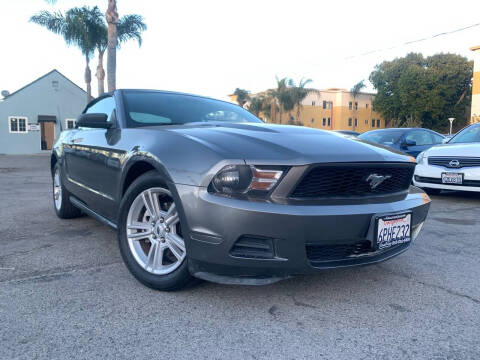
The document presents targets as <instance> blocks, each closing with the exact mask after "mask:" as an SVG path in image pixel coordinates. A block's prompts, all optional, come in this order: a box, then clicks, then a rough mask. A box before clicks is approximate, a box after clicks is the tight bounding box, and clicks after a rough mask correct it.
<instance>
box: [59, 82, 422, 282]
mask: <svg viewBox="0 0 480 360" xmlns="http://www.w3.org/2000/svg"><path fill="white" fill-rule="evenodd" d="M414 168H415V160H414V159H413V158H411V157H409V156H405V155H402V154H401V153H397V152H394V151H392V150H389V149H387V148H384V147H381V146H379V145H374V144H371V143H368V142H364V141H362V140H352V139H347V138H344V137H342V136H340V135H337V134H335V133H332V132H326V131H321V130H315V129H310V128H305V127H295V126H285V125H271V124H264V123H263V122H262V121H261V120H260V119H258V118H257V117H255V116H254V115H252V114H251V113H249V112H248V111H246V110H244V109H242V108H241V107H239V106H236V105H233V104H230V103H226V102H222V101H218V100H213V99H209V98H204V97H199V96H194V95H188V94H181V93H172V92H165V91H150V90H117V91H115V92H114V93H112V94H106V95H104V96H101V97H99V98H97V99H95V100H94V101H92V102H91V103H89V104H88V105H87V107H86V109H85V110H84V112H83V114H82V115H80V116H79V118H78V120H77V127H76V128H75V129H72V130H68V131H64V132H62V133H61V135H60V137H59V139H58V141H57V143H56V144H55V146H54V149H53V153H52V157H51V171H52V176H53V200H54V204H55V211H56V213H57V215H58V216H59V217H60V218H73V217H75V216H78V215H80V214H81V213H82V212H83V213H86V214H88V215H90V216H93V217H95V218H97V219H98V220H100V221H102V222H104V223H105V224H108V225H110V226H112V227H114V228H116V229H117V231H118V241H119V246H120V251H121V254H122V256H123V259H124V261H125V264H126V265H127V267H128V269H129V270H130V271H131V273H132V274H133V275H134V276H135V277H136V278H137V279H138V280H139V281H141V282H142V283H143V284H145V285H147V286H150V287H152V288H155V289H161V290H174V289H179V288H181V287H183V286H185V285H187V284H189V283H190V282H191V281H192V280H193V279H195V278H200V279H205V280H209V281H215V282H219V283H225V284H268V283H272V282H275V281H278V280H280V279H284V278H287V277H290V276H293V275H296V274H308V273H315V272H318V271H321V270H322V269H327V268H335V267H345V266H353V265H364V264H373V263H377V262H379V261H383V260H386V259H389V258H391V257H393V256H395V255H398V254H400V253H402V252H403V251H405V250H406V249H407V248H408V247H409V246H410V244H411V243H412V241H414V240H415V238H416V237H417V236H418V234H419V232H420V229H421V227H422V224H423V222H424V220H425V218H426V216H427V212H428V208H429V205H430V199H429V198H428V196H427V195H426V194H425V193H424V192H423V191H422V190H420V189H418V188H416V187H412V186H410V183H411V180H412V175H413V172H414Z"/></svg>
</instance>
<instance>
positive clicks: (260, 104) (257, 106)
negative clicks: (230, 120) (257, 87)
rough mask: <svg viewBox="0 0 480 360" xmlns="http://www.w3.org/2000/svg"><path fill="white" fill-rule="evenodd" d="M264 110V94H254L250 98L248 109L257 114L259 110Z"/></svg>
mask: <svg viewBox="0 0 480 360" xmlns="http://www.w3.org/2000/svg"><path fill="white" fill-rule="evenodd" d="M264 110H265V96H263V95H259V96H255V97H253V98H252V99H251V100H250V106H249V108H248V111H250V112H251V113H253V114H255V115H256V116H258V115H259V114H260V113H261V112H264Z"/></svg>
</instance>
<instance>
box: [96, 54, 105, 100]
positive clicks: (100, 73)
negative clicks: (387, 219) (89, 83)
mask: <svg viewBox="0 0 480 360" xmlns="http://www.w3.org/2000/svg"><path fill="white" fill-rule="evenodd" d="M103 54H104V51H100V50H99V51H98V65H97V74H96V76H97V82H98V96H101V95H103V93H104V92H105V70H104V69H103Z"/></svg>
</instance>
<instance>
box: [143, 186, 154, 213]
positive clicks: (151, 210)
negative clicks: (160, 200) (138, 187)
mask: <svg viewBox="0 0 480 360" xmlns="http://www.w3.org/2000/svg"><path fill="white" fill-rule="evenodd" d="M145 193H147V196H145ZM142 199H143V203H144V204H145V208H146V209H147V211H148V213H149V214H150V216H151V217H152V218H156V215H157V214H156V213H155V209H154V207H153V201H152V192H151V190H146V191H144V192H143V193H142Z"/></svg>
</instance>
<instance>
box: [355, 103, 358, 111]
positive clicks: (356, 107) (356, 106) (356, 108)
mask: <svg viewBox="0 0 480 360" xmlns="http://www.w3.org/2000/svg"><path fill="white" fill-rule="evenodd" d="M355 110H358V102H356V101H355Z"/></svg>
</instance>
